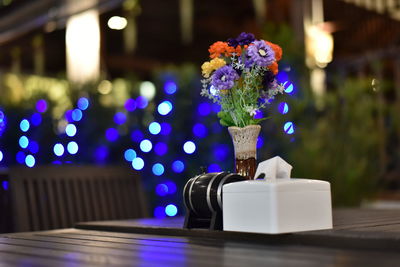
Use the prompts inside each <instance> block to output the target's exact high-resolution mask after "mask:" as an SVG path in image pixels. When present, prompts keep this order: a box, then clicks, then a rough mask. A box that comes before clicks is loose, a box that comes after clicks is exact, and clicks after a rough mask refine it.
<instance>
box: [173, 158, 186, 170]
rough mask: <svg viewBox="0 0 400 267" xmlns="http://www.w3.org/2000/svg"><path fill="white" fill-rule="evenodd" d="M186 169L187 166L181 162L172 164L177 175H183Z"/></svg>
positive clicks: (176, 161)
mask: <svg viewBox="0 0 400 267" xmlns="http://www.w3.org/2000/svg"><path fill="white" fill-rule="evenodd" d="M184 169H185V164H184V163H183V161H181V160H175V161H174V162H172V170H173V171H174V172H176V173H181V172H183V170H184Z"/></svg>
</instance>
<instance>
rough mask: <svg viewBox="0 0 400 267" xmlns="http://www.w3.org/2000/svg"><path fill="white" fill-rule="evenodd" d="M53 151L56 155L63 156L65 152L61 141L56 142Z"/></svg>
mask: <svg viewBox="0 0 400 267" xmlns="http://www.w3.org/2000/svg"><path fill="white" fill-rule="evenodd" d="M53 152H54V154H55V155H56V156H58V157H61V156H62V155H63V154H64V146H63V145H62V144H60V143H57V144H55V145H54V147H53Z"/></svg>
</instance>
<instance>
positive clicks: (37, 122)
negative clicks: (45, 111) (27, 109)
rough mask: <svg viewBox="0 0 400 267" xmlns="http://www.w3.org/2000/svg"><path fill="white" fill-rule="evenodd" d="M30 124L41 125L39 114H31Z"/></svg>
mask: <svg viewBox="0 0 400 267" xmlns="http://www.w3.org/2000/svg"><path fill="white" fill-rule="evenodd" d="M31 123H32V125H34V126H39V125H40V124H41V123H42V115H40V113H33V114H32V116H31Z"/></svg>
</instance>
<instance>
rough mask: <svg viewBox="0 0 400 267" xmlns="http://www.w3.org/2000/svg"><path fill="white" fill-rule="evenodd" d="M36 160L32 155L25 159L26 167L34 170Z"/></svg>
mask: <svg viewBox="0 0 400 267" xmlns="http://www.w3.org/2000/svg"><path fill="white" fill-rule="evenodd" d="M35 163H36V160H35V157H34V156H32V155H27V156H26V158H25V164H26V166H28V167H29V168H32V167H33V166H35Z"/></svg>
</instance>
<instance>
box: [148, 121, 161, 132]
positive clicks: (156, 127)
mask: <svg viewBox="0 0 400 267" xmlns="http://www.w3.org/2000/svg"><path fill="white" fill-rule="evenodd" d="M149 132H150V133H151V134H154V135H157V134H159V133H160V132H161V125H160V124H159V123H158V122H156V121H153V122H152V123H150V124H149Z"/></svg>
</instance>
